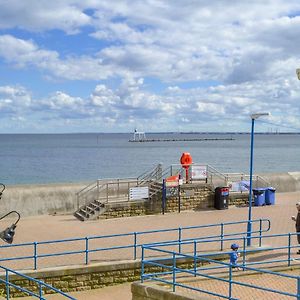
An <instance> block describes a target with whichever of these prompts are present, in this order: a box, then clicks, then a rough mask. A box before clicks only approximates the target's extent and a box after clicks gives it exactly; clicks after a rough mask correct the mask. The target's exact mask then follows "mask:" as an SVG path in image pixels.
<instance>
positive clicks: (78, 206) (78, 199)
mask: <svg viewBox="0 0 300 300" xmlns="http://www.w3.org/2000/svg"><path fill="white" fill-rule="evenodd" d="M76 196H77V209H79V194H78V193H77V194H76Z"/></svg>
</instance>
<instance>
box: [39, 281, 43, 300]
mask: <svg viewBox="0 0 300 300" xmlns="http://www.w3.org/2000/svg"><path fill="white" fill-rule="evenodd" d="M39 297H40V299H43V286H42V284H41V283H39Z"/></svg>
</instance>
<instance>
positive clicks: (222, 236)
mask: <svg viewBox="0 0 300 300" xmlns="http://www.w3.org/2000/svg"><path fill="white" fill-rule="evenodd" d="M223 248H224V223H221V251H223Z"/></svg>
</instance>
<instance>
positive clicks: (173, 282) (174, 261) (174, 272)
mask: <svg viewBox="0 0 300 300" xmlns="http://www.w3.org/2000/svg"><path fill="white" fill-rule="evenodd" d="M172 277H173V280H172V285H173V287H172V290H173V292H175V285H176V254H175V253H174V252H173V276H172Z"/></svg>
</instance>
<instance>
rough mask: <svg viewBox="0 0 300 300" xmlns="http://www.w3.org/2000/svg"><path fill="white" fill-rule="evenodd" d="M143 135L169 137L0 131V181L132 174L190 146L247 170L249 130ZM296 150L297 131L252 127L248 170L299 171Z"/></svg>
mask: <svg viewBox="0 0 300 300" xmlns="http://www.w3.org/2000/svg"><path fill="white" fill-rule="evenodd" d="M146 135H147V136H146V138H147V139H153V140H161V139H171V140H172V141H153V142H142V143H141V142H129V140H131V139H133V134H132V133H74V134H0V158H1V159H0V182H2V183H4V184H5V185H15V184H48V183H77V182H91V181H94V180H96V179H107V178H129V177H137V176H139V175H141V174H142V173H144V172H146V171H148V170H150V169H152V168H154V167H155V166H156V165H157V164H159V163H161V164H162V165H163V167H164V168H167V167H168V166H170V165H172V164H179V163H180V157H181V155H182V153H183V152H189V153H190V154H191V156H192V158H193V162H194V163H199V164H209V165H211V166H213V167H214V168H215V169H217V170H218V171H220V172H223V173H236V172H237V173H245V174H249V165H250V134H245V133H244V134H242V133H213V134H212V133H147V134H146ZM177 139H180V140H184V141H176V140H177ZM192 139H198V140H193V141H190V140H192ZM173 140H175V141H173ZM299 155H300V134H282V133H280V134H268V133H266V134H263V133H257V134H255V136H254V154H253V172H254V173H257V174H260V173H277V172H297V171H300V159H299Z"/></svg>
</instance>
